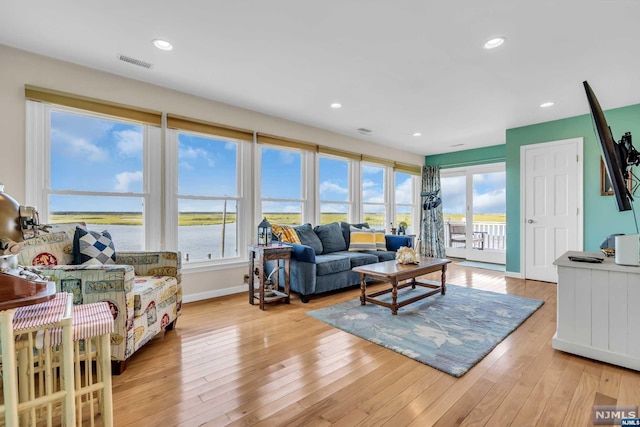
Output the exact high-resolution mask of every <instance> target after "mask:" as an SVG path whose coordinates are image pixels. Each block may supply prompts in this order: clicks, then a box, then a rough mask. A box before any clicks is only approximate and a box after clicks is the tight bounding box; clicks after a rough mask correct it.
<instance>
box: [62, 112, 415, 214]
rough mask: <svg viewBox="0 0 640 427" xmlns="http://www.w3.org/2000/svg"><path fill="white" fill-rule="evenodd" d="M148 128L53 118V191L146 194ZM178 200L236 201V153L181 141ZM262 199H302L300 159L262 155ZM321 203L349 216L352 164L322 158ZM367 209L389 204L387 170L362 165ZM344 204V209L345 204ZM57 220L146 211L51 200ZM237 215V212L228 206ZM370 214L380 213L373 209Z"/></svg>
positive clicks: (138, 202) (130, 202) (193, 204)
mask: <svg viewBox="0 0 640 427" xmlns="http://www.w3.org/2000/svg"><path fill="white" fill-rule="evenodd" d="M142 140H143V128H142V126H139V125H134V124H126V123H121V122H117V121H110V120H106V119H100V118H94V117H88V116H84V115H80V114H69V113H63V112H55V111H54V112H52V114H51V169H52V171H53V173H52V176H51V188H52V189H53V190H78V191H96V192H116V193H129V192H133V193H141V192H142V189H143V187H142V184H143V143H142V142H143V141H142ZM178 143H179V148H178V150H179V153H178V173H179V189H178V193H179V194H180V195H190V196H212V197H223V196H236V195H237V192H238V189H237V187H238V182H237V179H236V174H235V169H236V158H237V146H236V144H234V143H231V142H228V141H225V140H215V139H213V138H204V137H199V136H193V135H189V134H184V133H181V134H180V135H179V138H178ZM262 152H263V154H262V156H263V157H262V171H261V178H262V182H263V186H262V196H263V197H265V198H274V199H300V198H301V197H304V195H303V196H301V194H302V193H301V191H302V176H301V162H302V156H301V155H300V154H299V153H295V152H292V151H288V150H279V149H273V148H269V147H264V148H263V150H262ZM319 162H320V163H319V164H320V170H319V176H320V189H319V191H320V199H321V201H322V202H324V203H322V210H323V211H324V212H346V211H347V204H346V202H349V199H350V195H349V190H348V188H349V185H348V184H349V167H348V162H347V161H343V160H340V159H334V158H329V157H321V158H320V161H319ZM362 175H363V179H362V190H363V201H364V202H367V203H373V204H375V203H382V202H383V201H384V192H383V183H384V168H381V167H376V166H372V165H366V164H363V166H362ZM397 177H398V183H397V185H396V199H397V202H398V203H410V197H411V176H410V175H407V174H397ZM341 202H342V203H341ZM263 208H264V210H265V211H267V212H299V211H300V204H299V203H296V202H295V201H291V200H289V201H283V202H265V204H264V206H263ZM50 210H51V212H59V211H116V212H120V211H131V212H140V211H141V210H142V198H140V197H113V198H105V197H103V196H100V197H92V196H53V197H52V198H51V204H50ZM179 210H180V211H181V212H189V211H198V212H203V211H221V210H222V202H221V201H202V200H185V199H181V200H180V201H179ZM227 210H228V211H235V204H233V203H231V204H228V206H227ZM367 211H369V212H371V211H379V209H378V207H376V206H369V207H368V208H367Z"/></svg>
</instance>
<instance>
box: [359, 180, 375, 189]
mask: <svg viewBox="0 0 640 427" xmlns="http://www.w3.org/2000/svg"><path fill="white" fill-rule="evenodd" d="M376 185H377V184H376V183H375V182H373V181H371V180H370V179H365V180H363V181H362V188H371V187H375V186H376Z"/></svg>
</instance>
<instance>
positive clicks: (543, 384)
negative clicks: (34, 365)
mask: <svg viewBox="0 0 640 427" xmlns="http://www.w3.org/2000/svg"><path fill="white" fill-rule="evenodd" d="M427 277H430V278H434V279H437V278H438V277H439V276H437V275H436V274H431V275H429V276H427ZM447 282H448V283H453V284H458V285H463V286H470V287H474V288H479V289H486V290H491V291H495V292H502V293H505V292H506V293H509V294H514V295H521V296H526V297H532V298H538V299H543V300H544V301H545V304H544V305H543V306H542V307H541V308H540V309H539V310H538V311H537V312H536V313H534V314H533V315H532V316H531V317H530V318H529V319H528V320H527V321H526V322H525V323H524V324H522V325H521V326H520V327H519V328H518V329H517V330H516V331H514V332H513V333H512V334H511V335H509V337H507V338H506V339H505V340H504V341H503V342H502V343H500V344H499V345H498V346H497V347H496V348H495V349H494V350H493V351H492V352H491V353H489V354H488V355H487V356H486V357H485V358H484V359H483V360H482V361H480V362H479V363H478V364H477V365H476V366H474V367H473V368H472V369H471V370H470V371H469V372H467V373H466V374H465V375H464V376H462V377H461V378H454V377H452V376H449V375H447V374H444V373H442V372H440V371H438V370H436V369H433V368H431V367H429V366H426V365H423V364H421V363H419V362H416V361H414V360H411V359H409V358H407V357H405V356H402V355H400V354H397V353H395V352H393V351H391V350H387V349H384V348H382V347H380V346H377V345H375V344H372V343H369V342H368V341H365V340H362V339H360V338H357V337H355V336H353V335H350V334H348V333H345V332H342V331H340V330H338V329H334V328H332V327H330V326H328V325H326V324H324V323H322V322H320V321H319V320H316V319H314V318H311V317H309V316H307V315H306V314H305V312H306V311H308V310H311V309H316V308H320V307H324V306H327V305H332V304H335V303H338V302H341V301H344V300H347V299H351V298H355V297H357V296H358V295H359V290H358V289H353V290H348V291H343V292H340V293H335V294H331V295H327V296H323V297H320V298H318V297H316V298H312V299H311V301H310V302H309V303H308V304H302V303H301V302H300V299H299V298H298V297H297V296H294V297H292V302H291V304H290V305H285V304H277V305H268V306H267V310H266V311H260V310H259V308H258V307H257V306H251V305H249V303H248V301H247V300H248V297H247V295H246V294H241V295H233V296H228V297H222V298H216V299H211V300H207V301H200V302H197V303H191V304H185V306H184V310H183V315H182V317H180V319H179V321H178V324H177V328H176V330H175V331H171V332H167V333H166V334H165V335H164V336H163V337H160V338H157V339H155V340H153V341H152V342H150V343H149V344H147V345H146V346H145V347H144V348H142V349H141V350H139V351H138V352H136V354H135V355H134V356H133V357H132V358H131V359H130V360H129V364H128V366H127V370H126V371H125V372H124V373H123V374H122V375H121V376H116V377H114V378H113V398H114V412H115V415H114V416H115V422H116V425H117V426H129V425H135V426H170V425H180V426H200V425H207V426H217V425H232V426H244V425H251V426H375V425H385V426H392V427H397V426H405V425H406V426H420V427H422V426H429V425H437V426H452V425H465V426H484V425H486V426H507V425H514V426H526V425H539V426H588V425H591V424H592V408H593V405H616V404H618V405H638V404H640V373H639V372H636V371H632V370H628V369H623V368H620V367H616V366H613V365H608V364H604V363H599V362H595V361H592V360H589V359H584V358H581V357H577V356H573V355H570V354H567V353H563V352H560V351H557V350H554V349H553V348H552V347H551V338H552V336H553V334H554V332H555V328H556V285H555V284H553V283H544V282H536V281H530V280H520V279H511V278H505V277H504V273H500V272H496V271H491V270H481V269H476V268H465V267H459V266H456V265H455V264H453V265H451V267H450V268H449V271H448V275H447ZM389 315H391V313H389Z"/></svg>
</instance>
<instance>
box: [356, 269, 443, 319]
mask: <svg viewBox="0 0 640 427" xmlns="http://www.w3.org/2000/svg"><path fill="white" fill-rule="evenodd" d="M450 262H451V261H450V260H448V259H441V258H429V257H421V258H420V262H419V263H418V264H400V263H398V261H396V260H393V261H384V262H378V263H375V264H368V265H362V266H360V267H354V268H353V271H355V272H357V273H360V291H361V294H360V304H362V305H365V304H366V303H367V301H369V302H370V303H373V304H378V305H381V306H383V307H387V308H390V309H391V313H393V314H398V309H399V308H400V307H404V306H405V305H407V304H411V303H414V302H416V301H419V300H421V299H424V298H427V297H430V296H431V295H434V294H437V293H441V294H442V295H444V294H445V293H446V291H447V288H446V284H445V280H446V274H447V264H449V263H450ZM438 270H440V271H442V274H441V279H440V285H434V284H432V283H429V282H426V281H423V280H417V279H416V277H418V276H422V275H423V274H427V273H432V272H434V271H438ZM367 277H369V278H375V279H381V280H385V281H388V282H390V283H391V288H388V289H383V290H381V291H376V292H373V293H371V294H369V295H367V281H366V279H367ZM405 280H406V281H407V282H405V283H401V282H403V281H405ZM408 286H411V287H412V288H413V289H415V288H416V286H422V287H425V288H431V289H433V290H432V291H430V292H426V293H424V294H420V295H418V296H415V297H412V298H408V299H406V300H403V301H400V302H398V289H402V288H406V287H408ZM389 292H391V303H388V302H386V301H382V300H380V299H377V298H376V297H379V296H380V295H384V294H388V293H389Z"/></svg>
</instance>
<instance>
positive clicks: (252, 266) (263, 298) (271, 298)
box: [249, 245, 293, 310]
mask: <svg viewBox="0 0 640 427" xmlns="http://www.w3.org/2000/svg"><path fill="white" fill-rule="evenodd" d="M292 251H293V248H292V247H291V246H288V245H269V246H263V245H249V304H252V305H253V304H255V300H256V299H257V300H258V301H259V302H260V310H264V305H265V303H268V302H276V301H284V302H285V303H287V304H289V301H290V289H289V273H290V272H291V252H292ZM280 260H283V262H284V284H283V291H284V292H281V291H280V289H279V287H278V276H279V275H280V274H279V273H278V272H276V273H275V274H274V277H273V290H272V291H270V292H272V294H271V295H268V294H267V293H266V289H265V282H266V279H267V273H266V271H265V267H266V262H267V261H275V262H276V268H279V266H280ZM256 261H257V262H256ZM256 275H257V276H258V277H259V282H258V289H256V288H255V284H254V282H255V281H254V277H255V276H256Z"/></svg>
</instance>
